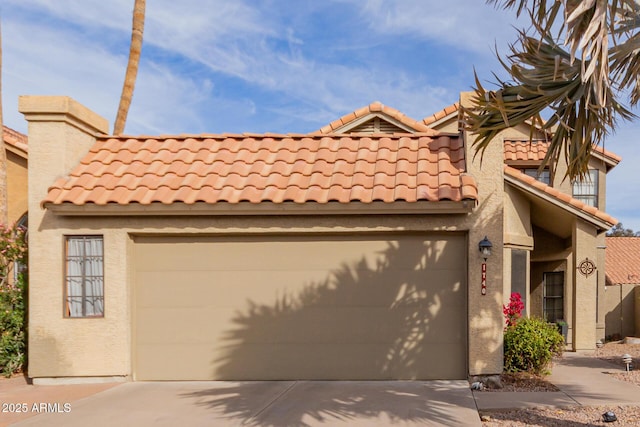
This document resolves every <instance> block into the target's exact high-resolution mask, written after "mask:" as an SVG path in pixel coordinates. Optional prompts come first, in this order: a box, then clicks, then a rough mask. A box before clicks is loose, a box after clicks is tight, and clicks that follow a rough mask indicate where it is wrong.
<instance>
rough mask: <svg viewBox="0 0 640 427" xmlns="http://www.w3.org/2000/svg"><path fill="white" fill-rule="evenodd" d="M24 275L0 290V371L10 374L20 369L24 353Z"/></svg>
mask: <svg viewBox="0 0 640 427" xmlns="http://www.w3.org/2000/svg"><path fill="white" fill-rule="evenodd" d="M25 279H26V277H25V275H24V274H20V275H19V276H18V279H17V280H16V282H15V284H14V285H12V286H5V287H4V289H2V290H1V291H0V328H1V331H2V335H0V373H1V374H2V375H5V376H10V375H11V374H13V373H14V372H18V371H20V370H21V369H22V367H23V365H24V362H25V353H26V311H25V298H24V296H25V291H26V286H25V283H26V280H25Z"/></svg>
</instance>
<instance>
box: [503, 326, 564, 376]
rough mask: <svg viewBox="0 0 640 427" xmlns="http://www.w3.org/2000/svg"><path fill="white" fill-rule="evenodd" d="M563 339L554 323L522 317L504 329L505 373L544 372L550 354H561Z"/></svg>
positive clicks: (551, 356) (550, 358)
mask: <svg viewBox="0 0 640 427" xmlns="http://www.w3.org/2000/svg"><path fill="white" fill-rule="evenodd" d="M563 349H564V338H563V337H562V335H561V334H560V332H558V328H556V326H555V325H552V324H550V323H547V322H545V321H544V320H543V319H538V318H526V317H525V318H522V319H520V320H518V321H516V322H515V324H514V325H513V326H511V327H508V328H507V329H506V330H505V331H504V370H505V372H521V371H525V372H528V373H530V374H536V375H541V374H545V373H548V371H547V370H548V367H549V365H550V363H551V361H552V359H553V357H554V356H560V355H562V351H563Z"/></svg>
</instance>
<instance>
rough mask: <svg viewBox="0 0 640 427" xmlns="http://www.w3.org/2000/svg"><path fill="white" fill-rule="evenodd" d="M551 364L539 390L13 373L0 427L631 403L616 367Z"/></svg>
mask: <svg viewBox="0 0 640 427" xmlns="http://www.w3.org/2000/svg"><path fill="white" fill-rule="evenodd" d="M552 371H553V373H552V375H551V376H550V378H549V379H550V381H551V382H552V383H553V384H555V385H556V386H557V387H558V388H559V389H560V391H558V392H540V393H523V392H516V393H511V392H487V391H481V392H471V391H470V389H469V385H468V383H467V381H256V382H216V381H211V382H203V381H199V382H188V381H185V382H135V383H133V382H132V383H124V384H85V385H60V386H58V385H56V386H44V385H42V386H37V385H36V386H32V385H27V384H26V383H25V381H24V379H22V378H17V379H12V380H3V381H0V403H2V404H6V403H14V404H22V403H24V404H26V408H27V412H22V413H15V412H13V413H12V412H4V413H3V412H0V426H6V425H18V426H51V427H56V426H72V427H73V426H86V425H91V426H92V427H99V426H112V425H122V426H126V425H136V426H160V427H162V426H174V425H182V426H200V425H202V426H208V425H215V426H222V427H224V426H240V425H245V426H247V425H248V426H258V427H275V426H285V427H286V426H290V427H293V426H295V427H301V426H304V427H313V426H341V425H344V426H437V425H460V426H481V422H480V417H479V416H478V411H481V412H486V411H491V410H504V409H519V408H529V407H570V406H579V405H601V406H606V405H611V406H619V405H629V404H634V405H638V404H640V387H638V386H636V385H634V384H631V383H626V382H623V381H619V380H617V379H615V378H613V377H612V376H611V375H608V374H607V372H622V368H621V367H620V366H617V365H612V364H610V363H607V362H604V361H601V360H598V359H595V358H593V357H589V356H584V355H580V354H576V353H565V355H564V357H563V359H561V360H560V361H558V362H556V364H555V366H554V367H553V370H552ZM43 403H45V406H44V407H43V406H42V404H43ZM46 403H50V404H51V405H50V406H46ZM34 404H36V406H33V405H34ZM65 404H66V405H65ZM34 408H35V409H34ZM0 409H2V408H0ZM12 423H17V424H12Z"/></svg>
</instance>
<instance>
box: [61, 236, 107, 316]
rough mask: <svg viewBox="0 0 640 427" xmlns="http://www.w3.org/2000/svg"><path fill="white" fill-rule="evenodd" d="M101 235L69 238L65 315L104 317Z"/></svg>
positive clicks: (67, 242)
mask: <svg viewBox="0 0 640 427" xmlns="http://www.w3.org/2000/svg"><path fill="white" fill-rule="evenodd" d="M103 246H104V245H103V238H102V236H68V237H67V238H66V313H65V314H66V316H67V317H102V316H104V255H103V254H104V248H103Z"/></svg>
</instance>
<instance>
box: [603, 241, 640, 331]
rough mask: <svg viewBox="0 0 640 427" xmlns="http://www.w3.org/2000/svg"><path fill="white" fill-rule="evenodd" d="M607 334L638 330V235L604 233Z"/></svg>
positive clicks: (639, 285) (639, 259)
mask: <svg viewBox="0 0 640 427" xmlns="http://www.w3.org/2000/svg"><path fill="white" fill-rule="evenodd" d="M606 243H607V249H606V251H605V253H606V276H607V277H606V285H607V286H606V288H605V301H606V309H605V312H606V318H607V319H606V336H607V338H609V339H611V338H615V339H621V338H624V337H633V336H636V334H637V333H640V301H638V300H639V299H640V237H607V238H606Z"/></svg>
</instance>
